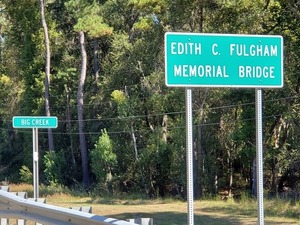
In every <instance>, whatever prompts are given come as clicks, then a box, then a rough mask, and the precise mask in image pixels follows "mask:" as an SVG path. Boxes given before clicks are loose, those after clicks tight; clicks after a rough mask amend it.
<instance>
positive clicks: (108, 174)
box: [91, 130, 117, 194]
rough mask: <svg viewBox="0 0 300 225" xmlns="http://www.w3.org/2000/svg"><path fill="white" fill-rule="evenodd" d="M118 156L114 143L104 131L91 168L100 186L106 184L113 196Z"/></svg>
mask: <svg viewBox="0 0 300 225" xmlns="http://www.w3.org/2000/svg"><path fill="white" fill-rule="evenodd" d="M116 163H117V156H116V154H115V153H114V151H113V143H112V140H111V139H110V137H109V135H108V134H107V131H106V130H102V134H101V136H100V137H99V139H98V141H97V143H96V144H95V148H94V149H93V150H92V152H91V167H92V172H93V173H94V174H95V176H96V179H97V182H99V184H102V183H104V184H105V186H106V188H107V190H108V191H109V193H110V194H113V186H112V178H113V173H112V172H113V169H114V166H115V165H116Z"/></svg>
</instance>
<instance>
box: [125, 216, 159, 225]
mask: <svg viewBox="0 0 300 225" xmlns="http://www.w3.org/2000/svg"><path fill="white" fill-rule="evenodd" d="M127 221H128V222H130V223H135V224H139V225H153V218H135V219H128V220H127Z"/></svg>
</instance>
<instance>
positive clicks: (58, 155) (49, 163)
mask: <svg viewBox="0 0 300 225" xmlns="http://www.w3.org/2000/svg"><path fill="white" fill-rule="evenodd" d="M64 158H65V157H64V153H63V152H62V151H58V152H54V151H47V152H46V153H45V155H44V158H43V163H44V166H45V169H44V174H45V177H46V181H47V183H48V184H50V185H60V184H63V183H64V174H65V173H66V172H65V168H66V163H65V159H64Z"/></svg>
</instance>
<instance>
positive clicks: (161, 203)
mask: <svg viewBox="0 0 300 225" xmlns="http://www.w3.org/2000/svg"><path fill="white" fill-rule="evenodd" d="M10 188H11V191H27V192H29V191H31V192H32V187H31V186H30V185H28V186H26V185H25V186H24V185H12V186H10ZM43 188H45V190H43ZM53 189H54V190H55V188H49V187H41V190H43V191H40V195H41V197H44V198H46V199H47V203H48V204H52V205H57V206H61V207H66V208H70V207H74V206H91V207H92V208H93V213H94V214H98V215H102V216H106V217H111V218H116V219H120V220H126V219H130V218H143V217H151V218H153V220H154V224H155V225H185V224H187V202H185V201H180V200H178V199H177V200H176V199H172V198H157V199H147V198H145V196H143V195H129V196H126V195H124V196H120V197H109V196H107V197H96V196H90V195H89V194H87V193H78V192H75V193H73V192H72V191H70V190H68V189H65V188H61V187H58V188H57V189H56V192H55V191H53ZM49 190H51V191H49ZM42 193H43V194H42ZM264 203H265V207H264V214H265V223H266V224H268V225H288V224H289V225H299V224H300V202H299V201H298V202H292V203H291V201H288V200H283V199H276V198H275V199H265V200H264ZM257 214H258V210H257V202H256V200H255V199H253V198H249V197H247V196H244V197H242V198H241V199H240V200H238V201H235V200H233V199H228V200H227V201H224V200H221V199H220V198H211V199H205V200H200V201H198V200H197V201H194V221H195V224H210V225H214V224H215V225H252V224H253V225H256V224H257Z"/></svg>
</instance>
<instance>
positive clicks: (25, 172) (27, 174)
mask: <svg viewBox="0 0 300 225" xmlns="http://www.w3.org/2000/svg"><path fill="white" fill-rule="evenodd" d="M20 181H22V182H24V183H27V184H32V183H33V176H32V172H31V171H30V169H29V168H28V167H27V166H24V165H23V166H22V167H21V169H20Z"/></svg>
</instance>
